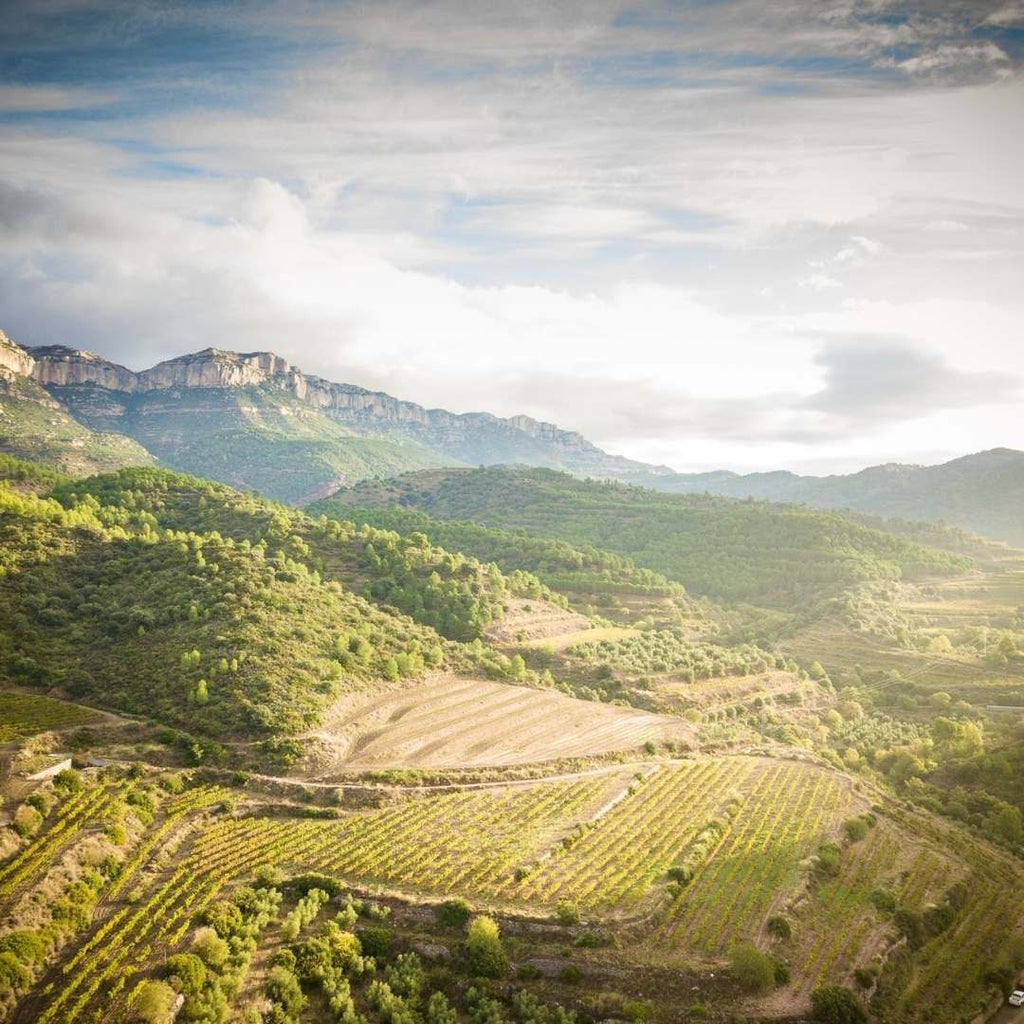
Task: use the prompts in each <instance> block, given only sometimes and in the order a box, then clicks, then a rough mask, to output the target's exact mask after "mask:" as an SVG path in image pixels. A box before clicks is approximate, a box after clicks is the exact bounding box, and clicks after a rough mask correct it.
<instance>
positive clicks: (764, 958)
mask: <svg viewBox="0 0 1024 1024" xmlns="http://www.w3.org/2000/svg"><path fill="white" fill-rule="evenodd" d="M729 964H730V967H731V968H732V973H733V977H735V979H736V981H737V983H738V984H739V986H740V987H741V988H742V989H743V990H744V991H746V992H763V991H764V990H765V989H768V988H771V987H772V986H773V985H774V984H775V960H774V959H773V958H772V957H771V956H769V955H768V954H767V953H762V952H761V950H759V949H758V948H757V946H755V945H754V944H753V943H752V942H738V943H737V944H736V945H735V946H733V948H732V949H731V950H730V951H729Z"/></svg>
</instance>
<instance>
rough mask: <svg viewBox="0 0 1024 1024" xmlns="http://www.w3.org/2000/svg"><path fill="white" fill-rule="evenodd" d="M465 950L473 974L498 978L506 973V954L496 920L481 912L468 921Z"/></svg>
mask: <svg viewBox="0 0 1024 1024" xmlns="http://www.w3.org/2000/svg"><path fill="white" fill-rule="evenodd" d="M466 952H467V954H468V955H469V967H470V970H471V971H472V972H473V974H475V975H478V976H480V977H482V978H500V977H502V976H504V975H505V974H507V973H508V956H507V955H506V954H505V950H504V947H503V946H502V944H501V932H500V931H499V929H498V924H497V922H496V921H495V920H494V919H493V918H491V917H487V916H486V915H485V914H481V915H480V916H479V917H474V918H473V920H472V921H470V922H469V927H468V928H467V931H466Z"/></svg>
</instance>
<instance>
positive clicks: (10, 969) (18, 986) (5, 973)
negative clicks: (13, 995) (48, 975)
mask: <svg viewBox="0 0 1024 1024" xmlns="http://www.w3.org/2000/svg"><path fill="white" fill-rule="evenodd" d="M31 981H32V977H31V975H30V974H29V973H28V968H27V967H26V966H25V965H24V964H23V963H22V962H21V961H20V960H19V959H18V958H17V957H16V956H15V955H14V954H13V953H0V991H2V990H3V989H5V988H9V989H13V990H14V991H15V992H27V991H28V987H29V985H30V984H31Z"/></svg>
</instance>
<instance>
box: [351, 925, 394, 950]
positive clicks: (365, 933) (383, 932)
mask: <svg viewBox="0 0 1024 1024" xmlns="http://www.w3.org/2000/svg"><path fill="white" fill-rule="evenodd" d="M358 935H359V944H360V946H362V949H363V953H365V954H366V956H372V957H382V956H387V955H388V953H389V952H390V950H391V932H390V931H389V930H388V929H387V928H382V927H381V926H380V925H371V926H370V927H368V928H363V929H361V930H360V931H359V932H358Z"/></svg>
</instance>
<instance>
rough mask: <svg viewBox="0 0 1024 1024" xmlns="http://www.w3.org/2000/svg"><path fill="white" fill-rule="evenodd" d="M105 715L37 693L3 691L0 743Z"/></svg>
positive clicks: (67, 726) (73, 727) (96, 719)
mask: <svg viewBox="0 0 1024 1024" xmlns="http://www.w3.org/2000/svg"><path fill="white" fill-rule="evenodd" d="M101 717H102V716H101V715H100V714H99V713H98V712H96V711H91V710H89V708H83V707H78V706H77V705H75V704H68V703H66V702H65V701H60V700H51V699H50V698H49V697H40V696H37V695H35V694H24V693H8V692H4V693H0V743H8V742H10V741H11V740H14V739H19V738H20V737H23V736H34V735H35V734H36V733H40V732H48V731H50V730H61V729H75V728H78V727H79V726H82V725H90V724H92V723H94V722H97V721H99V720H100V718H101Z"/></svg>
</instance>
